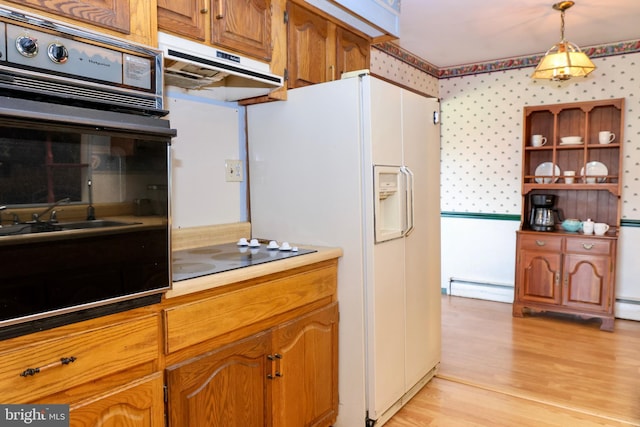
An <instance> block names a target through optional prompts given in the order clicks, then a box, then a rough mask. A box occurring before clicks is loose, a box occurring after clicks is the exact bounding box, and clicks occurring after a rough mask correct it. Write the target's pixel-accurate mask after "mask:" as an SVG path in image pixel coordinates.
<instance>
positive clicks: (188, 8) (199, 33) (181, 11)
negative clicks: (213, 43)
mask: <svg viewBox="0 0 640 427" xmlns="http://www.w3.org/2000/svg"><path fill="white" fill-rule="evenodd" d="M207 1H208V0H207ZM203 6H204V4H203V2H202V0H181V1H178V0H158V28H160V29H164V30H167V31H171V32H173V33H176V34H179V35H181V36H185V37H189V38H190V39H195V40H200V41H204V39H205V34H206V30H205V20H206V16H207V12H208V8H203Z"/></svg>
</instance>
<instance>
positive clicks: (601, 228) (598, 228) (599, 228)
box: [593, 222, 609, 236]
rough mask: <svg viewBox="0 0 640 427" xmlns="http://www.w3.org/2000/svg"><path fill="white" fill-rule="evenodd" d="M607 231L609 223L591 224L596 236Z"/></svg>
mask: <svg viewBox="0 0 640 427" xmlns="http://www.w3.org/2000/svg"><path fill="white" fill-rule="evenodd" d="M607 231H609V224H605V223H604V222H596V223H595V224H593V232H594V233H596V235H598V236H603V235H604V233H606V232H607Z"/></svg>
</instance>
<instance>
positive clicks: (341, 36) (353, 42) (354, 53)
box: [336, 27, 370, 79]
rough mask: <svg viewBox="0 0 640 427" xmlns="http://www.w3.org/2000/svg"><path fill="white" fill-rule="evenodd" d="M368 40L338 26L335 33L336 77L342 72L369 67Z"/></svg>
mask: <svg viewBox="0 0 640 427" xmlns="http://www.w3.org/2000/svg"><path fill="white" fill-rule="evenodd" d="M369 55H370V47H369V41H368V40H367V39H365V38H362V37H360V36H358V35H356V34H354V33H352V32H351V31H348V30H346V29H344V28H340V27H338V29H337V33H336V69H337V73H336V78H337V79H339V78H340V76H341V75H342V73H345V72H347V71H354V70H363V69H368V68H369Z"/></svg>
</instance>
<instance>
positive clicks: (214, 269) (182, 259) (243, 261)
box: [172, 243, 316, 282]
mask: <svg viewBox="0 0 640 427" xmlns="http://www.w3.org/2000/svg"><path fill="white" fill-rule="evenodd" d="M313 252H316V251H315V250H314V249H302V248H299V249H298V250H297V251H295V250H286V251H285V250H280V249H268V248H267V245H265V244H264V243H262V244H261V245H260V246H258V247H249V246H238V245H237V244H236V243H226V244H224V245H212V246H203V247H200V248H194V249H184V250H181V251H176V252H174V253H173V264H172V267H173V268H172V276H173V281H174V282H179V281H181V280H187V279H193V278H196V277H200V276H206V275H208V274H215V273H222V272H223V271H229V270H235V269H237V268H243V267H250V266H252V265H257V264H262V263H265V262H271V261H277V260H281V259H287V258H291V257H294V256H298V255H304V254H309V253H313Z"/></svg>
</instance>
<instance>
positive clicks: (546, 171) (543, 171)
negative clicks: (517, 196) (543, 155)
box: [534, 162, 560, 184]
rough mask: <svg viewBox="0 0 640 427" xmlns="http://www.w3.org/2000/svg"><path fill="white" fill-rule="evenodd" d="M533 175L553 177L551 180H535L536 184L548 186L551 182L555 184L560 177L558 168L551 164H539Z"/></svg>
mask: <svg viewBox="0 0 640 427" xmlns="http://www.w3.org/2000/svg"><path fill="white" fill-rule="evenodd" d="M554 171H555V174H554ZM534 175H536V176H538V177H540V176H553V175H555V176H554V177H553V178H536V182H537V183H538V184H542V183H544V184H550V183H552V182H556V181H557V180H558V177H560V168H559V167H558V166H557V165H554V164H553V162H544V163H540V164H539V165H538V167H537V168H536V171H535V173H534Z"/></svg>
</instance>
